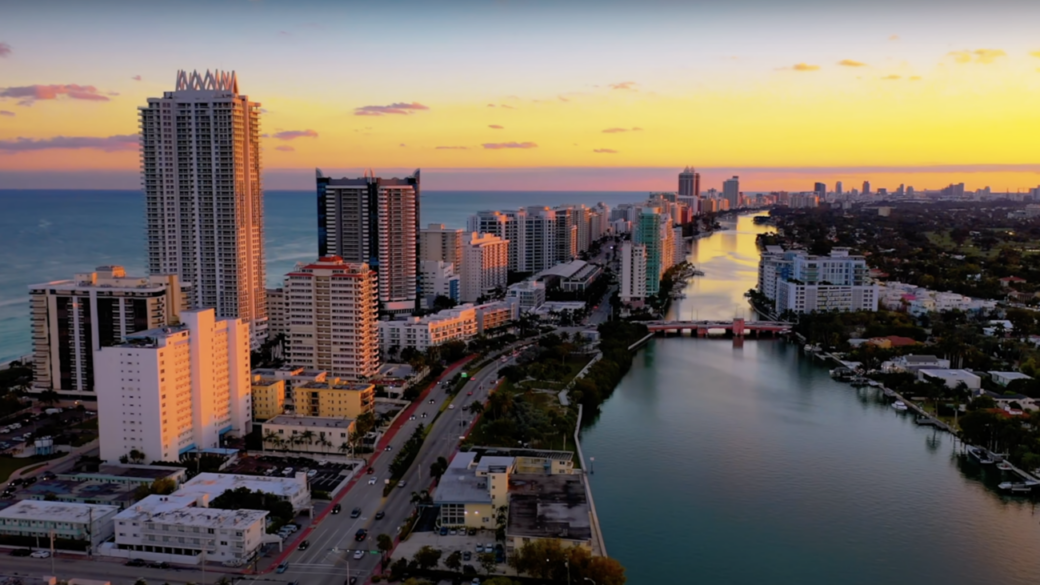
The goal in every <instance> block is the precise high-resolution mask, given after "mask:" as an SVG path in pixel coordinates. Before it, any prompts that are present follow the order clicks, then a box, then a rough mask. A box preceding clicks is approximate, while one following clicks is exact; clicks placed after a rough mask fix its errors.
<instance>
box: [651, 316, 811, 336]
mask: <svg viewBox="0 0 1040 585" xmlns="http://www.w3.org/2000/svg"><path fill="white" fill-rule="evenodd" d="M644 325H646V328H647V329H649V330H650V331H651V332H653V333H663V334H665V335H668V334H669V333H677V334H678V335H682V334H683V331H689V332H690V335H691V336H693V335H696V336H697V337H707V336H708V332H709V331H720V330H722V331H724V332H725V333H726V335H732V336H733V337H735V338H738V337H746V336H752V337H765V336H776V335H782V334H784V333H789V332H790V331H791V323H787V322H785V321H745V320H744V319H733V320H731V321H645V322H644Z"/></svg>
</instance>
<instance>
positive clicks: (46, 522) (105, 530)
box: [0, 500, 119, 553]
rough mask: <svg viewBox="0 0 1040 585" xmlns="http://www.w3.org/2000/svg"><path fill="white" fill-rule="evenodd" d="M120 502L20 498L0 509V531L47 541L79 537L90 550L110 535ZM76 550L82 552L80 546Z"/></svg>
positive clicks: (5, 533)
mask: <svg viewBox="0 0 1040 585" xmlns="http://www.w3.org/2000/svg"><path fill="white" fill-rule="evenodd" d="M118 513H119V506H104V505H100V504H77V503H71V502H48V501H46V500H21V501H19V502H17V503H15V504H14V505H12V506H10V507H8V508H4V509H3V510H0V535H11V536H30V537H37V538H39V539H40V542H41V543H42V544H44V545H45V546H46V545H49V543H50V536H51V533H53V534H54V538H56V539H58V538H60V539H68V540H81V541H84V543H83V544H84V546H86V545H87V544H89V545H90V549H91V551H95V550H97V547H98V546H100V545H101V543H103V542H105V541H106V540H108V539H109V538H112V530H113V520H114V518H115V517H116V514H118ZM75 552H77V553H82V552H84V550H83V547H80V548H79V549H77V550H76V551H75Z"/></svg>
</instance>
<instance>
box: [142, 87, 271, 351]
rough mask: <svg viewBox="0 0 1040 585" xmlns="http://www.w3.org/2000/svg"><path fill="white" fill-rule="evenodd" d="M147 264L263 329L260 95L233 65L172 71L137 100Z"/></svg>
mask: <svg viewBox="0 0 1040 585" xmlns="http://www.w3.org/2000/svg"><path fill="white" fill-rule="evenodd" d="M138 110H139V116H140V123H141V168H142V182H143V184H144V185H143V186H144V192H145V206H146V210H147V226H148V271H149V272H150V273H151V274H176V275H177V276H179V277H180V279H181V280H182V281H184V282H190V283H191V284H192V305H193V306H195V307H199V308H202V307H213V308H214V309H215V310H216V314H217V317H220V318H224V317H227V318H239V319H243V320H245V321H247V322H249V324H250V328H251V333H252V338H253V343H254V345H255V344H257V343H259V341H262V340H263V338H265V337H266V326H267V323H266V321H267V301H266V288H265V285H266V282H265V268H264V205H263V192H262V190H261V186H260V104H258V103H256V102H251V101H249V98H248V97H246V96H244V95H240V94H239V93H238V79H237V78H236V76H235V73H234V72H226V71H212V72H211V71H207V72H206V73H205V74H204V75H200V74H199V73H198V72H195V71H193V72H191V73H188V72H187V71H179V72H178V73H177V85H176V88H175V89H174V91H167V92H164V93H163V96H162V97H161V98H148V105H147V106H144V107H141V108H138Z"/></svg>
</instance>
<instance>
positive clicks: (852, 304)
mask: <svg viewBox="0 0 1040 585" xmlns="http://www.w3.org/2000/svg"><path fill="white" fill-rule="evenodd" d="M759 292H761V293H763V294H764V295H766V296H767V297H769V298H770V299H772V300H773V301H774V303H775V310H776V313H777V315H780V314H783V313H784V312H787V311H792V312H795V313H811V312H813V311H831V310H837V311H877V309H878V298H879V294H878V286H877V285H876V284H873V283H871V282H870V278H869V277H868V276H867V262H866V260H865V259H864V258H863V257H862V256H852V255H849V251H848V249H846V248H835V249H834V250H832V251H831V254H830V255H829V256H810V255H808V254H806V253H805V252H804V251H792V252H784V253H783V254H778V253H775V252H774V253H767V254H763V255H762V258H761V260H760V261H759ZM770 292H772V293H773V295H772V296H770Z"/></svg>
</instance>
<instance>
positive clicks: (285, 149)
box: [274, 144, 296, 152]
mask: <svg viewBox="0 0 1040 585" xmlns="http://www.w3.org/2000/svg"><path fill="white" fill-rule="evenodd" d="M274 149H275V150H280V151H282V152H296V149H295V148H293V147H291V146H289V145H288V144H282V145H279V146H276V147H274Z"/></svg>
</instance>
